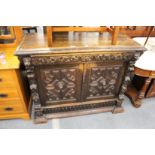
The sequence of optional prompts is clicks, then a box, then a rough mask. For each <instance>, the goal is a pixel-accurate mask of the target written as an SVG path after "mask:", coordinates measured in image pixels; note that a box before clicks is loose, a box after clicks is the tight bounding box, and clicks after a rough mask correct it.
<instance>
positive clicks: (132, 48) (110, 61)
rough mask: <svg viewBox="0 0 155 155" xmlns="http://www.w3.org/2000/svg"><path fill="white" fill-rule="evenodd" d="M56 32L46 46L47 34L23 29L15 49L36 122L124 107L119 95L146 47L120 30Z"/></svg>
mask: <svg viewBox="0 0 155 155" xmlns="http://www.w3.org/2000/svg"><path fill="white" fill-rule="evenodd" d="M85 34H86V33H84V34H82V33H74V34H71V33H65V34H62V35H60V34H56V35H55V41H54V42H53V47H52V48H48V45H47V40H46V36H44V35H41V34H28V35H26V36H25V38H24V40H23V41H22V43H21V45H20V46H19V47H18V50H17V51H16V55H18V57H19V60H20V61H21V64H22V65H23V66H24V67H25V69H26V71H27V77H28V79H29V84H30V89H31V94H32V100H33V104H34V115H35V116H34V118H35V119H34V120H35V122H36V123H41V122H47V120H48V119H50V118H60V117H69V116H77V115H83V114H92V113H98V112H106V111H111V112H112V113H118V112H123V108H122V106H121V104H122V101H123V95H124V92H125V91H126V87H127V84H128V82H130V79H131V73H132V72H131V71H132V70H133V65H134V63H135V60H136V59H137V58H138V57H139V56H140V55H141V53H142V52H143V51H144V50H145V48H144V47H142V46H140V45H139V44H138V43H136V42H135V41H133V40H131V39H129V38H128V37H126V36H124V35H120V36H119V38H118V44H117V45H113V46H112V45H110V43H111V42H110V39H109V36H108V35H105V36H102V35H98V33H92V32H91V33H90V35H89V33H87V35H85Z"/></svg>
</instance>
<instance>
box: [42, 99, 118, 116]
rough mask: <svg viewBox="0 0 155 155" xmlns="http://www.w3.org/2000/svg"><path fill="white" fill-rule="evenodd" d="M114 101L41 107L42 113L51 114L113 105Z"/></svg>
mask: <svg viewBox="0 0 155 155" xmlns="http://www.w3.org/2000/svg"><path fill="white" fill-rule="evenodd" d="M115 105H116V101H109V102H103V103H94V104H83V105H82V104H81V105H77V106H66V107H65V106H64V107H57V108H46V109H43V113H44V114H53V113H61V112H63V113H64V112H71V111H79V110H89V109H90V110H91V109H94V108H101V107H107V106H115Z"/></svg>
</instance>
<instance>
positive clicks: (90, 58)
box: [25, 53, 133, 65]
mask: <svg viewBox="0 0 155 155" xmlns="http://www.w3.org/2000/svg"><path fill="white" fill-rule="evenodd" d="M132 57H133V54H130V53H126V54H116V55H112V54H99V55H76V56H74V55H69V56H47V57H45V56H35V57H32V58H31V63H32V64H33V65H42V64H59V63H77V62H78V63H79V62H96V61H97V62H102V61H106V60H112V61H113V60H116V61H119V60H123V61H128V60H130V59H131V58H132ZM25 64H27V65H29V64H30V61H29V59H26V60H25Z"/></svg>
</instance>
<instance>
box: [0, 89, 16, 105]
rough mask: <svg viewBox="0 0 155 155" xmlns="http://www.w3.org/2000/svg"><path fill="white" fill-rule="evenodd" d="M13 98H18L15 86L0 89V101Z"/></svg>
mask: <svg viewBox="0 0 155 155" xmlns="http://www.w3.org/2000/svg"><path fill="white" fill-rule="evenodd" d="M14 98H19V94H18V92H17V90H16V88H12V87H6V88H3V89H0V102H1V101H4V100H10V99H14Z"/></svg>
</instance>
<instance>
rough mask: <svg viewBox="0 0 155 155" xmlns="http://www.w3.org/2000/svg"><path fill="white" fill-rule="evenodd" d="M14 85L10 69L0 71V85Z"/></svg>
mask: <svg viewBox="0 0 155 155" xmlns="http://www.w3.org/2000/svg"><path fill="white" fill-rule="evenodd" d="M11 86H15V81H14V78H13V74H12V71H7V70H5V71H0V87H11Z"/></svg>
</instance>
